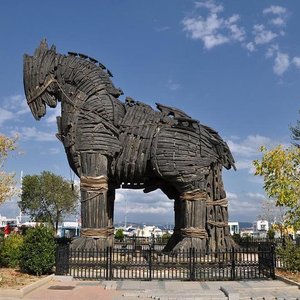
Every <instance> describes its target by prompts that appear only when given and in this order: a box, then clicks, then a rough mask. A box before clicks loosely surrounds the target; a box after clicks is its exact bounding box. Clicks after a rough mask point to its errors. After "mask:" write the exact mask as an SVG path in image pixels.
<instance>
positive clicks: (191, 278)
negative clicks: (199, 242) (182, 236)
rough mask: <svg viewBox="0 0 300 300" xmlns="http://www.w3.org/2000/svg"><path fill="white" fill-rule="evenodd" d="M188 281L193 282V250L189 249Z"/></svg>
mask: <svg viewBox="0 0 300 300" xmlns="http://www.w3.org/2000/svg"><path fill="white" fill-rule="evenodd" d="M189 252H190V253H189V258H190V259H189V271H190V272H189V273H190V274H189V280H190V281H193V280H195V248H190V251H189Z"/></svg>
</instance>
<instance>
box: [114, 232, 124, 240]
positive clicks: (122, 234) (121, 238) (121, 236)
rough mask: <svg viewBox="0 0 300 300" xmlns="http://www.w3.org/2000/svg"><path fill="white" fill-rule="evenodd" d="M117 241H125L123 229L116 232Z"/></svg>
mask: <svg viewBox="0 0 300 300" xmlns="http://www.w3.org/2000/svg"><path fill="white" fill-rule="evenodd" d="M115 239H116V240H120V241H121V240H123V239H124V231H123V229H118V230H117V231H116V234H115Z"/></svg>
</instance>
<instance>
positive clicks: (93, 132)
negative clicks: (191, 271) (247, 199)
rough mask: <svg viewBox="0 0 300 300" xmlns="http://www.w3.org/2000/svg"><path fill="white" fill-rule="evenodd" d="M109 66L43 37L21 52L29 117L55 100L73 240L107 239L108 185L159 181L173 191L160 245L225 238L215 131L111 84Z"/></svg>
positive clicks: (219, 143)
mask: <svg viewBox="0 0 300 300" xmlns="http://www.w3.org/2000/svg"><path fill="white" fill-rule="evenodd" d="M111 76H112V74H111V72H110V71H108V70H107V69H106V68H105V66H104V65H103V64H101V63H99V62H98V61H97V60H95V59H93V58H90V57H88V56H86V55H83V54H77V53H75V52H70V53H69V54H68V55H61V54H58V53H56V49H55V47H52V48H51V49H48V46H47V44H46V42H45V41H42V43H41V45H40V46H39V47H38V48H37V50H36V51H35V53H34V55H33V56H28V55H25V56H24V88H25V93H26V98H27V102H28V105H29V107H30V109H31V111H32V113H33V115H34V117H35V118H36V119H40V118H41V117H43V116H44V115H45V113H46V105H48V106H50V107H55V106H56V104H57V101H61V110H62V111H61V117H58V118H57V124H58V134H57V137H58V138H59V140H60V141H61V142H62V143H63V145H64V147H65V150H66V154H67V157H68V161H69V164H70V166H71V168H72V169H73V171H74V172H75V173H76V174H77V175H78V176H79V177H80V179H81V197H82V199H81V200H82V204H81V205H82V206H81V211H82V224H83V229H82V236H83V238H81V239H80V240H78V241H77V242H76V243H77V244H76V247H79V248H82V247H98V248H99V247H100V248H101V247H104V245H105V244H110V243H111V240H112V238H111V237H112V227H113V208H114V193H115V189H116V188H119V187H120V186H121V185H123V186H125V187H127V188H143V189H144V192H150V191H153V190H155V189H157V188H160V189H161V190H162V191H163V192H164V193H165V194H166V195H167V196H168V197H169V198H170V199H174V200H175V201H174V212H175V228H174V229H175V230H174V235H173V237H172V239H171V240H170V242H169V244H168V245H167V247H166V250H172V249H175V250H176V249H182V248H187V247H190V246H193V247H195V248H199V249H212V250H216V249H224V248H227V247H230V246H231V245H232V242H231V239H230V237H229V230H228V211H227V201H226V194H225V191H224V187H223V182H222V177H221V171H222V167H223V166H224V167H225V168H227V169H230V168H231V167H232V166H233V167H234V160H233V157H232V155H231V153H230V150H229V148H228V146H227V144H226V143H225V142H224V141H223V140H222V139H221V137H220V136H219V135H218V133H217V132H216V131H214V130H213V129H211V128H209V127H207V126H205V125H202V124H200V123H199V122H198V121H197V120H193V119H192V118H191V117H190V116H188V115H187V114H186V113H184V112H183V111H181V110H179V109H176V108H172V107H168V106H165V105H162V104H157V109H158V110H154V109H153V108H152V107H150V106H149V105H147V104H144V103H142V102H139V101H135V100H134V99H132V98H130V97H127V98H126V101H125V103H122V102H121V101H120V100H119V99H118V97H119V96H120V95H121V94H123V92H122V91H121V90H120V89H118V88H116V87H115V86H114V85H113V83H112V81H111V79H110V77H111Z"/></svg>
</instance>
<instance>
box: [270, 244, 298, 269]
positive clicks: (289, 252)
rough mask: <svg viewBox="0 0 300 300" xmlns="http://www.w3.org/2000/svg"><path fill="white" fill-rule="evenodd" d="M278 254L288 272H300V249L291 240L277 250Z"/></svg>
mask: <svg viewBox="0 0 300 300" xmlns="http://www.w3.org/2000/svg"><path fill="white" fill-rule="evenodd" d="M276 254H277V256H278V257H279V258H280V259H281V261H282V262H283V266H284V267H285V268H286V269H287V270H289V271H293V272H299V271H300V247H299V246H296V245H295V244H293V242H292V241H291V240H290V239H287V240H286V242H285V245H283V246H282V247H279V248H277V250H276Z"/></svg>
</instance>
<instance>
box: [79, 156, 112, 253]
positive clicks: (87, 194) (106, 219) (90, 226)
mask: <svg viewBox="0 0 300 300" xmlns="http://www.w3.org/2000/svg"><path fill="white" fill-rule="evenodd" d="M81 166H82V168H81V174H80V175H81V176H80V191H81V222H82V229H81V237H80V239H81V242H80V243H79V241H78V242H77V243H76V242H75V245H76V247H77V248H78V244H80V247H79V248H104V247H107V246H112V245H113V239H114V227H113V208H114V199H115V191H114V189H109V183H108V178H107V158H106V157H105V156H104V155H101V154H99V153H89V152H83V153H81Z"/></svg>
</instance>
